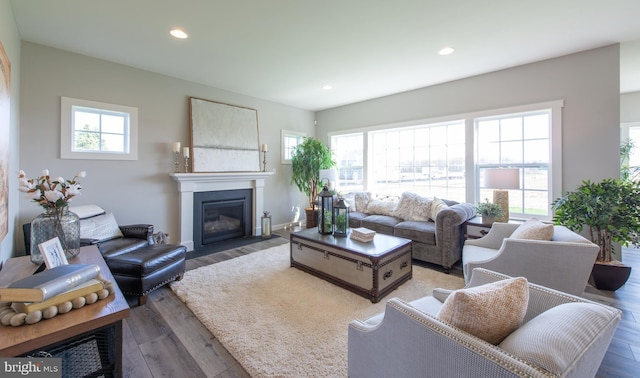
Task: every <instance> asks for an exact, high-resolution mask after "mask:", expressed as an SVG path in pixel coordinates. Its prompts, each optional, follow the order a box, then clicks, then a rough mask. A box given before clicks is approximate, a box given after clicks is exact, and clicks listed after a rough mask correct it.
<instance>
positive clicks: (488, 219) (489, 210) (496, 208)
mask: <svg viewBox="0 0 640 378" xmlns="http://www.w3.org/2000/svg"><path fill="white" fill-rule="evenodd" d="M476 213H477V214H478V215H480V216H482V223H484V224H493V222H495V219H496V218H500V217H501V216H503V215H504V212H503V211H502V207H500V205H498V204H497V203H492V202H489V199H487V198H485V200H484V202H480V203H479V204H478V206H476Z"/></svg>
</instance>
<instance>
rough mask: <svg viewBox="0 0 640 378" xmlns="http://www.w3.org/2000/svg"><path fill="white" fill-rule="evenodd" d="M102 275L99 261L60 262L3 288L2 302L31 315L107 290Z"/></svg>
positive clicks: (17, 310)
mask: <svg viewBox="0 0 640 378" xmlns="http://www.w3.org/2000/svg"><path fill="white" fill-rule="evenodd" d="M99 274H100V267H99V266H98V265H96V264H69V265H60V266H57V267H55V268H51V269H47V270H45V271H43V272H40V273H36V274H34V275H32V276H29V277H25V278H23V279H20V280H18V281H15V282H12V283H11V284H10V285H9V286H8V287H0V302H13V303H12V305H11V306H12V307H13V309H14V310H15V311H16V312H18V313H26V314H29V313H31V312H33V311H38V310H43V309H45V308H47V307H50V306H57V305H59V304H61V303H64V302H67V301H72V300H73V299H75V298H78V297H83V296H85V295H87V294H91V293H95V292H97V291H99V290H102V289H104V283H103V282H102V281H100V280H99V279H98V275H99Z"/></svg>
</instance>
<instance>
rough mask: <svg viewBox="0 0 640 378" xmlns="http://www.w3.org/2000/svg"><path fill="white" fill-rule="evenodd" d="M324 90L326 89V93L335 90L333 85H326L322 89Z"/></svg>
mask: <svg viewBox="0 0 640 378" xmlns="http://www.w3.org/2000/svg"><path fill="white" fill-rule="evenodd" d="M322 89H324V90H325V91H330V90H332V89H333V87H332V86H331V85H325V86H324V87H322Z"/></svg>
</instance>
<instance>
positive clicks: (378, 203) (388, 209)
mask: <svg viewBox="0 0 640 378" xmlns="http://www.w3.org/2000/svg"><path fill="white" fill-rule="evenodd" d="M396 206H398V203H397V202H393V201H385V200H378V199H372V200H371V201H369V203H368V204H367V209H366V210H365V211H364V212H365V213H367V214H376V215H391V213H392V212H393V210H395V208H396Z"/></svg>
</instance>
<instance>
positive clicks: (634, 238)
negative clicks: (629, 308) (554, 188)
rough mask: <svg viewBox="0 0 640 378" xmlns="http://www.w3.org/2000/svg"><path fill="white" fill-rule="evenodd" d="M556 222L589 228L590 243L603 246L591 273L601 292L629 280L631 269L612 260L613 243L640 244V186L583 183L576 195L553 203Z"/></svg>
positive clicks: (617, 181) (614, 182)
mask: <svg viewBox="0 0 640 378" xmlns="http://www.w3.org/2000/svg"><path fill="white" fill-rule="evenodd" d="M552 209H553V210H554V212H555V214H554V218H553V219H554V222H555V223H556V224H562V225H564V226H566V227H567V228H569V229H570V230H573V231H577V232H580V231H582V229H583V227H585V226H586V227H588V229H589V236H590V238H591V241H592V242H594V243H595V244H597V245H598V246H599V247H600V252H599V253H598V257H597V259H596V264H595V265H594V268H593V271H592V275H591V278H592V281H593V282H592V283H593V284H594V285H595V286H596V287H597V288H599V289H605V290H617V289H618V288H620V286H622V285H624V283H625V282H626V281H627V279H628V278H629V274H630V273H631V267H629V266H625V265H624V264H622V263H621V262H620V261H617V260H614V259H613V254H614V242H615V243H619V244H621V245H623V246H628V245H629V244H638V243H640V233H639V232H638V231H639V230H640V184H639V183H638V182H635V181H631V180H620V179H604V180H602V181H600V182H598V183H594V182H591V181H589V180H587V181H583V182H582V184H581V185H580V186H578V187H577V188H576V189H575V190H574V191H573V192H568V193H567V194H565V196H564V197H561V198H558V199H556V200H555V201H554V202H553V204H552Z"/></svg>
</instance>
